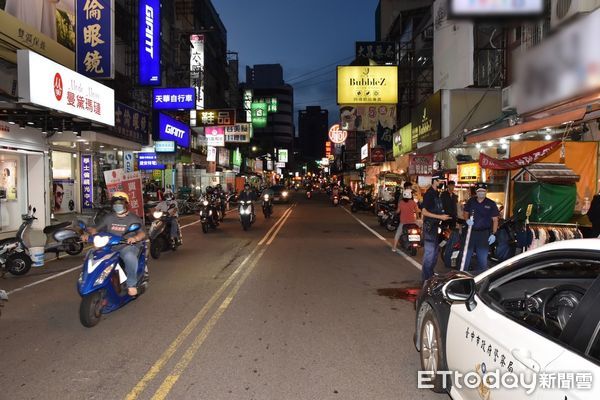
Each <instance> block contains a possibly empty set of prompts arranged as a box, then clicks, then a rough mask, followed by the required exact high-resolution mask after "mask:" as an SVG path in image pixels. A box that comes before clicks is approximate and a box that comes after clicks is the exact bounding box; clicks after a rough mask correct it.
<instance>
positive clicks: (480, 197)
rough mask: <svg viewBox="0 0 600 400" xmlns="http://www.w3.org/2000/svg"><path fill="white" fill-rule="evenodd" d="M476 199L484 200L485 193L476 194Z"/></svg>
mask: <svg viewBox="0 0 600 400" xmlns="http://www.w3.org/2000/svg"><path fill="white" fill-rule="evenodd" d="M477 198H478V199H479V200H483V199H485V192H477Z"/></svg>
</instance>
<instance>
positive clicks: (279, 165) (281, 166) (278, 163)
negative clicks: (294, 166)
mask: <svg viewBox="0 0 600 400" xmlns="http://www.w3.org/2000/svg"><path fill="white" fill-rule="evenodd" d="M275 168H285V163H284V162H277V163H275Z"/></svg>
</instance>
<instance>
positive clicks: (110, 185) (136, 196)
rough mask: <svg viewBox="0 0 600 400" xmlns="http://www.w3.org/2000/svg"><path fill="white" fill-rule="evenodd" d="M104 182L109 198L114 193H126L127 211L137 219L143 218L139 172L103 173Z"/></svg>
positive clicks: (118, 171) (119, 171)
mask: <svg viewBox="0 0 600 400" xmlns="http://www.w3.org/2000/svg"><path fill="white" fill-rule="evenodd" d="M90 157H91V156H90ZM104 181H105V182H106V189H107V190H108V192H109V193H110V195H111V197H112V194H113V193H114V192H125V193H127V195H128V196H129V210H130V211H132V212H133V213H134V214H135V215H137V216H138V217H140V218H142V219H143V218H144V201H143V197H142V177H141V175H140V172H139V171H135V172H129V173H125V172H124V171H123V169H113V170H110V171H104Z"/></svg>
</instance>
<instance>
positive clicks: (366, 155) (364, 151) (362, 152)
mask: <svg viewBox="0 0 600 400" xmlns="http://www.w3.org/2000/svg"><path fill="white" fill-rule="evenodd" d="M367 158H369V144H368V143H367V144H365V145H364V146H363V147H361V148H360V160H361V161H365V160H366V159H367Z"/></svg>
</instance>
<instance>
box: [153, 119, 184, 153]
mask: <svg viewBox="0 0 600 400" xmlns="http://www.w3.org/2000/svg"><path fill="white" fill-rule="evenodd" d="M158 138H159V139H160V140H172V141H174V142H176V143H177V144H178V145H180V146H181V147H188V146H189V145H190V127H189V126H187V125H186V124H184V123H183V122H180V121H177V120H176V119H174V118H171V117H169V116H168V115H165V114H162V113H159V114H158Z"/></svg>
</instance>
